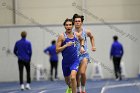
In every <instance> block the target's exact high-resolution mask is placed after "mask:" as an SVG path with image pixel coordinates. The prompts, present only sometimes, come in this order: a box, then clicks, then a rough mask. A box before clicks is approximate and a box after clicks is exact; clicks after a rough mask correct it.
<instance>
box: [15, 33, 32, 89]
mask: <svg viewBox="0 0 140 93" xmlns="http://www.w3.org/2000/svg"><path fill="white" fill-rule="evenodd" d="M26 36H27V32H25V31H23V32H21V37H22V38H21V39H20V40H18V41H17V42H16V43H15V46H14V54H15V55H16V56H17V58H18V66H19V80H20V85H21V90H24V89H25V88H26V89H31V88H30V83H31V77H30V61H31V56H32V46H31V43H30V41H28V40H26ZM24 67H25V68H26V73H27V84H26V87H24V83H23V69H24Z"/></svg>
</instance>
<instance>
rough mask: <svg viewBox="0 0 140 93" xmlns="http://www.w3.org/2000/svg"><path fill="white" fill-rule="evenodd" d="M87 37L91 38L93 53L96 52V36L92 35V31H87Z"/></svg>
mask: <svg viewBox="0 0 140 93" xmlns="http://www.w3.org/2000/svg"><path fill="white" fill-rule="evenodd" d="M86 33H87V36H88V37H89V38H90V42H91V46H92V51H96V47H95V43H94V36H93V35H92V33H91V31H90V30H86Z"/></svg>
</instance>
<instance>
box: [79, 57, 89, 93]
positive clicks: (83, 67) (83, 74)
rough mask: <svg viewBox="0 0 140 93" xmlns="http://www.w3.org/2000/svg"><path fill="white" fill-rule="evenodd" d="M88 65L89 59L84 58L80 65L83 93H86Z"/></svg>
mask: <svg viewBox="0 0 140 93" xmlns="http://www.w3.org/2000/svg"><path fill="white" fill-rule="evenodd" d="M87 63H88V59H87V58H84V59H83V60H82V62H81V64H80V74H81V85H82V91H83V92H85V84H86V69H87Z"/></svg>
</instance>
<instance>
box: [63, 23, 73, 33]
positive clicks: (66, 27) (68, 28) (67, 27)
mask: <svg viewBox="0 0 140 93" xmlns="http://www.w3.org/2000/svg"><path fill="white" fill-rule="evenodd" d="M72 27H73V25H72V22H70V21H67V22H66V24H65V29H66V31H67V32H71V31H72Z"/></svg>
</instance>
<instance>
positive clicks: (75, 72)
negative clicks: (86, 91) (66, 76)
mask: <svg viewBox="0 0 140 93" xmlns="http://www.w3.org/2000/svg"><path fill="white" fill-rule="evenodd" d="M76 74H77V71H76V70H72V71H71V75H70V77H71V87H72V93H76V87H77V82H76Z"/></svg>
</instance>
